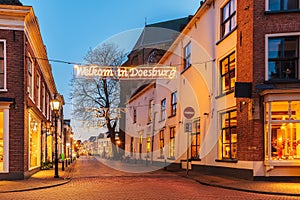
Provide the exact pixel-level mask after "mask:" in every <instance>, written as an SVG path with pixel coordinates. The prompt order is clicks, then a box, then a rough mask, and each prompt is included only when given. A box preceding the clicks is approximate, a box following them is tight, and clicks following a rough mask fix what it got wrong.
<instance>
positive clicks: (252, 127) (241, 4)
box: [237, 0, 300, 161]
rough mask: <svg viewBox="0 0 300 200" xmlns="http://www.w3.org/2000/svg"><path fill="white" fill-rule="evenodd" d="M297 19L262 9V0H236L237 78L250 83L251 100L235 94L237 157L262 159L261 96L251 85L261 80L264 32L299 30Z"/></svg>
mask: <svg viewBox="0 0 300 200" xmlns="http://www.w3.org/2000/svg"><path fill="white" fill-rule="evenodd" d="M299 19H300V13H299V12H297V13H266V12H265V0H255V1H254V0H249V1H237V24H238V37H237V81H239V82H252V83H253V88H252V89H253V90H252V99H251V100H250V99H241V98H237V108H238V109H237V110H238V118H237V120H238V127H237V131H238V159H239V160H254V161H259V160H263V159H264V127H263V119H264V115H263V113H264V110H263V104H262V102H263V99H262V97H260V96H259V92H260V91H258V90H256V88H255V86H256V85H258V84H263V83H264V80H265V34H270V33H288V32H300V20H299ZM281 86H283V87H286V86H287V85H286V84H283V85H281ZM279 87H280V85H279ZM242 101H245V102H246V105H244V106H243V109H242V110H241V109H240V104H241V102H242ZM251 104H252V105H251ZM253 118H254V119H253Z"/></svg>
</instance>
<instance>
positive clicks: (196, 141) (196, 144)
mask: <svg viewBox="0 0 300 200" xmlns="http://www.w3.org/2000/svg"><path fill="white" fill-rule="evenodd" d="M192 138H193V139H192V144H191V158H192V159H199V158H200V119H197V120H195V121H193V126H192Z"/></svg>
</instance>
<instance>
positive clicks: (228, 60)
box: [219, 50, 237, 95]
mask: <svg viewBox="0 0 300 200" xmlns="http://www.w3.org/2000/svg"><path fill="white" fill-rule="evenodd" d="M233 54H234V55H235V56H234V69H231V66H230V57H231V56H232V55H233ZM225 60H227V63H228V71H227V72H226V73H223V66H222V63H223V62H224V61H225ZM236 67H237V66H236V51H235V50H234V51H232V52H231V53H229V54H227V55H226V56H225V57H223V58H222V59H221V60H220V62H219V69H220V86H219V88H220V94H221V95H222V94H229V93H232V92H233V91H234V88H235V84H233V85H231V79H232V77H231V73H233V72H234V79H235V81H234V82H236ZM226 76H228V80H227V81H228V82H229V89H228V90H226V89H225V88H223V77H224V78H226ZM225 81H226V80H225Z"/></svg>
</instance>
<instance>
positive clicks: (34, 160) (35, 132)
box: [29, 114, 41, 169]
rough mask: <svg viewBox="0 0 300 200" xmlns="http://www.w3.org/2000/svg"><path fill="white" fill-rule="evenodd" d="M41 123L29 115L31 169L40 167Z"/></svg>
mask: <svg viewBox="0 0 300 200" xmlns="http://www.w3.org/2000/svg"><path fill="white" fill-rule="evenodd" d="M40 145H41V144H40V122H38V121H37V119H35V118H34V117H33V115H32V114H29V168H30V169H32V168H35V167H38V166H40V161H41V159H40V157H41V146H40Z"/></svg>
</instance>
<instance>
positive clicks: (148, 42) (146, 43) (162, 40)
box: [133, 16, 191, 50]
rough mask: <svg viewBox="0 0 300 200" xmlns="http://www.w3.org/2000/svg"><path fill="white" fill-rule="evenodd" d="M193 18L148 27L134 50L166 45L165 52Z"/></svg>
mask: <svg viewBox="0 0 300 200" xmlns="http://www.w3.org/2000/svg"><path fill="white" fill-rule="evenodd" d="M190 19H191V16H188V17H184V18H180V19H173V20H169V21H164V22H158V23H154V24H149V25H146V26H145V27H144V29H143V31H142V33H141V35H140V37H139V39H138V40H137V42H136V44H135V45H134V48H133V50H136V49H142V48H146V47H151V46H153V45H157V44H164V48H165V50H166V49H168V48H169V46H170V45H171V44H172V42H173V41H174V40H175V39H176V38H177V36H178V35H179V34H180V32H181V31H182V29H183V28H184V27H185V26H186V25H187V23H188V22H189V21H190Z"/></svg>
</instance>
